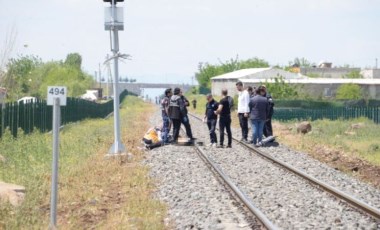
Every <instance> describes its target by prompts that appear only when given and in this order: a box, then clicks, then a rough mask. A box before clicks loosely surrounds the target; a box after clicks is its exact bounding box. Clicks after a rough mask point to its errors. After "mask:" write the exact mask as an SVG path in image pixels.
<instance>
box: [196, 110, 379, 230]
mask: <svg viewBox="0 0 380 230" xmlns="http://www.w3.org/2000/svg"><path fill="white" fill-rule="evenodd" d="M189 115H190V116H191V117H192V118H194V119H196V120H198V121H201V119H200V118H199V117H197V116H195V115H193V114H189ZM233 140H234V141H235V142H237V143H239V144H240V145H241V146H243V147H244V148H246V149H248V150H249V151H250V152H253V153H255V154H256V155H258V156H260V157H261V158H264V159H265V160H267V161H269V162H271V163H274V164H275V165H277V167H281V168H283V169H285V170H286V171H289V172H291V173H292V174H295V175H297V176H298V177H301V178H302V179H303V180H305V181H307V183H311V184H313V185H314V186H315V187H317V188H319V189H322V190H323V191H326V192H328V193H329V194H331V195H333V196H334V197H336V198H338V199H339V200H341V201H344V202H345V203H346V204H349V205H350V206H352V207H354V208H355V209H358V210H360V211H361V213H365V214H367V215H370V216H371V217H373V218H374V219H376V220H377V221H379V220H380V210H379V209H377V208H375V207H372V206H370V205H368V204H367V203H366V202H364V201H362V200H360V199H357V198H356V197H354V196H352V195H350V194H347V193H345V192H342V191H340V190H339V189H337V188H335V187H333V186H330V185H329V184H327V183H325V182H323V181H321V180H318V179H316V178H314V177H313V176H310V175H308V174H306V173H305V172H303V171H301V170H299V169H297V168H295V167H293V166H291V165H289V164H287V163H285V162H282V161H280V160H278V159H276V158H273V157H272V156H270V155H268V154H266V153H264V152H262V151H260V150H259V149H257V148H254V147H253V146H251V145H249V144H246V143H243V142H241V141H239V140H237V139H236V138H233ZM196 148H197V151H198V153H199V155H200V156H201V158H202V159H203V160H204V161H205V162H207V164H208V165H210V167H212V168H213V171H215V172H217V173H218V174H219V176H220V175H223V176H220V177H222V178H223V177H226V178H227V181H229V182H230V183H231V186H230V185H229V187H232V188H234V187H236V188H237V186H236V185H233V182H231V180H230V179H229V178H228V176H227V175H226V174H225V173H224V172H223V171H222V170H221V168H220V167H218V165H217V164H215V163H214V162H212V160H211V159H210V157H208V156H207V154H206V153H205V151H204V150H202V148H200V147H198V146H196ZM219 171H220V173H219ZM223 180H224V179H223ZM227 184H228V183H227ZM234 193H235V194H236V193H240V194H241V197H242V198H243V199H241V200H242V202H243V203H244V202H245V201H243V200H249V199H248V198H247V195H246V194H245V193H244V192H242V191H241V190H240V189H237V192H235V191H234ZM238 196H239V195H238ZM244 198H245V199H244ZM246 206H247V207H248V206H252V207H253V208H252V210H251V209H250V210H251V212H252V213H254V214H255V216H257V217H258V219H260V217H259V216H262V217H263V220H261V219H260V221H261V222H262V223H263V224H264V223H266V222H267V223H268V226H267V225H265V224H264V225H265V226H266V227H267V228H268V229H274V228H276V226H275V225H274V224H273V223H271V221H269V220H268V218H267V217H266V216H265V215H264V214H263V212H261V211H259V210H258V209H257V208H256V207H255V206H254V205H253V204H247V205H246Z"/></svg>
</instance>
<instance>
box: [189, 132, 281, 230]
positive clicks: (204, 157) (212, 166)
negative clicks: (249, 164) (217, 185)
mask: <svg viewBox="0 0 380 230" xmlns="http://www.w3.org/2000/svg"><path fill="white" fill-rule="evenodd" d="M182 132H183V133H184V132H185V130H184V129H183V127H182ZM194 148H195V149H196V151H197V153H198V156H199V157H200V158H201V159H202V160H203V161H204V162H205V164H206V165H207V166H208V167H209V169H210V170H211V171H212V172H213V173H214V174H215V175H216V176H217V177H218V178H219V179H220V180H221V181H222V183H223V184H224V185H226V186H227V187H228V188H229V189H230V190H231V191H232V192H233V194H234V195H235V197H237V199H239V201H240V203H241V204H242V205H243V206H244V207H246V208H247V209H248V210H249V211H250V212H251V213H252V214H253V215H254V216H255V218H257V220H258V221H259V222H260V223H261V224H262V225H263V226H264V227H265V228H266V229H269V230H276V229H278V228H277V226H275V224H273V223H272V222H271V221H270V220H269V219H268V217H266V216H265V215H264V214H263V213H262V212H261V211H260V209H258V208H257V207H256V206H255V205H254V204H253V203H252V201H251V200H249V198H248V196H247V195H246V194H245V193H244V192H243V191H242V190H240V189H239V188H238V186H237V185H236V184H234V183H233V182H232V180H231V179H230V178H229V177H228V176H227V174H225V173H224V172H223V170H222V169H221V168H220V167H219V166H217V164H215V163H214V162H213V160H211V158H210V157H208V156H207V154H206V152H205V151H204V150H202V149H201V148H200V147H199V146H198V145H194Z"/></svg>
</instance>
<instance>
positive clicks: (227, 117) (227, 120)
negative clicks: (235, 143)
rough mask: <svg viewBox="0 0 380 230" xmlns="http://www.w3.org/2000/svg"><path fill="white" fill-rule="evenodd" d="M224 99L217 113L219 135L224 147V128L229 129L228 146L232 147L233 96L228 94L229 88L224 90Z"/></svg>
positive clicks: (221, 145) (221, 144)
mask: <svg viewBox="0 0 380 230" xmlns="http://www.w3.org/2000/svg"><path fill="white" fill-rule="evenodd" d="M222 97H223V98H222V99H221V100H220V102H219V106H218V110H217V111H216V112H215V114H219V135H220V145H219V148H223V147H224V146H223V142H224V129H226V131H227V137H228V144H227V148H231V144H232V132H231V107H232V105H231V100H232V98H231V97H230V96H228V91H227V89H223V90H222Z"/></svg>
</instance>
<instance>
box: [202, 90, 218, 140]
mask: <svg viewBox="0 0 380 230" xmlns="http://www.w3.org/2000/svg"><path fill="white" fill-rule="evenodd" d="M206 99H207V104H206V112H205V116H204V118H203V122H207V127H208V130H209V131H210V141H211V144H210V145H211V146H212V147H216V144H217V143H218V139H217V137H216V134H215V128H216V123H217V120H218V116H217V115H216V114H215V111H216V110H217V109H218V106H219V104H218V102H216V101H215V100H214V98H213V97H212V95H211V94H207V96H206Z"/></svg>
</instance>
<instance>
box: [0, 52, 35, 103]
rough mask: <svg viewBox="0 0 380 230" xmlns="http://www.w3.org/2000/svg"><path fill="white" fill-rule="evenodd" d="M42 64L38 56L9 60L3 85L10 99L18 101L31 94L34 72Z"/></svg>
mask: <svg viewBox="0 0 380 230" xmlns="http://www.w3.org/2000/svg"><path fill="white" fill-rule="evenodd" d="M41 64H42V61H41V59H40V58H38V57H36V56H19V57H18V58H12V59H10V60H9V62H8V64H7V66H6V68H7V72H6V74H5V76H4V79H3V81H2V85H3V86H4V87H5V88H7V91H8V98H9V99H11V100H15V99H18V98H19V97H22V96H25V95H27V94H29V93H30V87H31V84H32V82H33V80H34V76H33V74H32V72H33V71H34V70H35V69H36V68H37V67H38V66H40V65H41Z"/></svg>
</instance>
